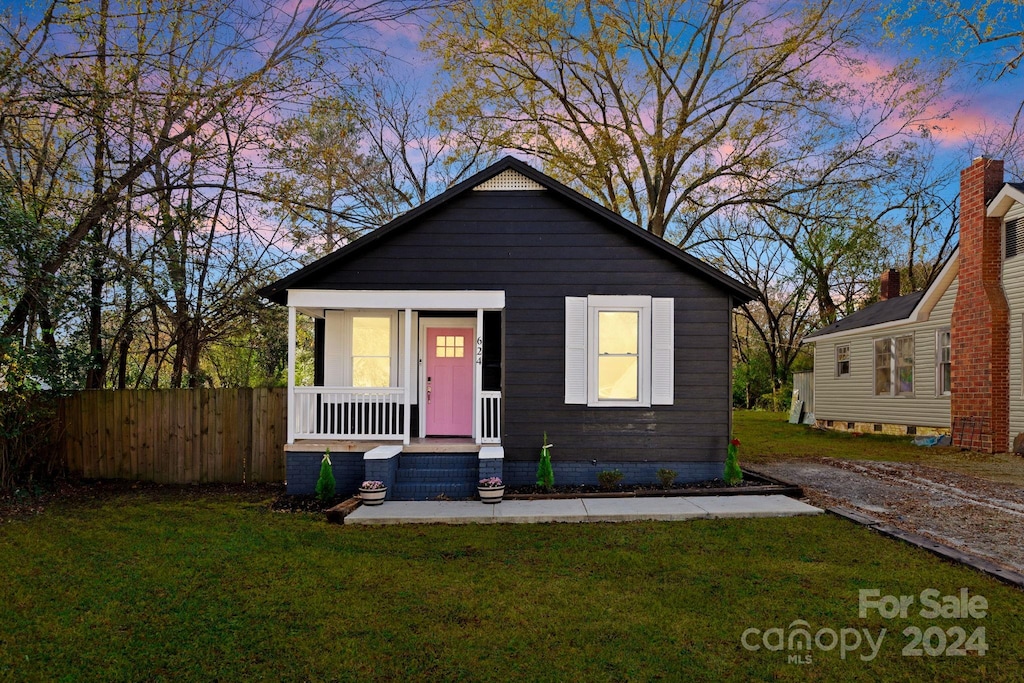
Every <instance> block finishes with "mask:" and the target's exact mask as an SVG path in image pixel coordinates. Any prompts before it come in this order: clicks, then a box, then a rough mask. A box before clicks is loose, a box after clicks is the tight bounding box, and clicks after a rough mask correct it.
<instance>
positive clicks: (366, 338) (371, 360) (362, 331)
mask: <svg viewBox="0 0 1024 683" xmlns="http://www.w3.org/2000/svg"><path fill="white" fill-rule="evenodd" d="M391 348H392V344H391V317H390V316H388V317H380V316H361V315H354V316H352V386H353V387H389V386H391Z"/></svg>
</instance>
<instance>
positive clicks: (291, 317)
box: [288, 306, 296, 443]
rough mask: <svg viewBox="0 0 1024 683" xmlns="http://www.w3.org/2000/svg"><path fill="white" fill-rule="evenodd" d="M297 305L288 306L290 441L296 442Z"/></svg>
mask: <svg viewBox="0 0 1024 683" xmlns="http://www.w3.org/2000/svg"><path fill="white" fill-rule="evenodd" d="M295 337H296V334H295V307H294V306H289V307H288V443H295Z"/></svg>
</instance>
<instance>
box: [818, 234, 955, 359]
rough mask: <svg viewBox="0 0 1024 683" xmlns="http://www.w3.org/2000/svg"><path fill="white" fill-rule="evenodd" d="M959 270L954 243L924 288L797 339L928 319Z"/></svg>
mask: <svg viewBox="0 0 1024 683" xmlns="http://www.w3.org/2000/svg"><path fill="white" fill-rule="evenodd" d="M959 272H960V247H959V246H958V247H957V248H956V249H954V250H953V253H952V254H950V256H949V258H948V259H947V260H946V263H945V264H944V265H943V266H942V268H941V269H940V270H939V274H938V275H936V276H935V279H934V280H933V281H932V283H931V284H930V285H928V287H927V288H926V289H923V290H921V291H920V292H913V293H911V294H905V295H903V296H898V297H896V298H895V299H887V300H885V301H879V302H877V303H873V304H871V305H870V306H866V307H864V308H862V309H861V310H859V311H856V312H854V313H851V314H850V315H848V316H846V317H845V318H843V319H842V320H837V321H835V322H834V323H832V324H831V325H827V326H825V327H823V328H821V329H820V330H815V331H814V332H811V333H810V334H808V335H806V336H805V337H804V338H803V339H802V340H801V342H800V343H801V344H803V343H804V342H813V341H817V340H818V339H823V338H827V337H833V336H836V337H839V336H843V335H844V334H846V333H848V332H854V331H857V330H861V331H863V330H865V329H868V328H871V327H880V328H881V327H892V326H894V325H902V324H905V323H914V322H923V321H925V320H928V316H929V315H930V314H931V312H932V309H934V308H935V305H936V304H937V303H938V302H939V299H940V298H942V295H943V294H945V293H946V290H947V289H949V286H950V285H951V284H952V283H953V280H954V279H956V276H957V274H958V273H959Z"/></svg>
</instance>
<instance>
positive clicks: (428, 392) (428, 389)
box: [427, 377, 430, 403]
mask: <svg viewBox="0 0 1024 683" xmlns="http://www.w3.org/2000/svg"><path fill="white" fill-rule="evenodd" d="M427 403H430V378H429V377H428V378H427Z"/></svg>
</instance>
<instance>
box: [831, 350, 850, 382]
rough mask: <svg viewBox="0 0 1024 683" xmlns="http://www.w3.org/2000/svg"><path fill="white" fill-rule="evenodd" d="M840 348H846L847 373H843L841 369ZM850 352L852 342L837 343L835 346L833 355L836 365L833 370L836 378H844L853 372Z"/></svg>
mask: <svg viewBox="0 0 1024 683" xmlns="http://www.w3.org/2000/svg"><path fill="white" fill-rule="evenodd" d="M839 349H846V372H845V373H842V372H840V371H839ZM850 353H851V348H850V344H836V345H835V347H834V348H833V355H834V358H833V360H834V363H835V364H834V366H833V372H834V373H835V378H836V379H842V378H844V377H849V376H850V375H851V374H852V371H853V366H852V358H851V357H850Z"/></svg>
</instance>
